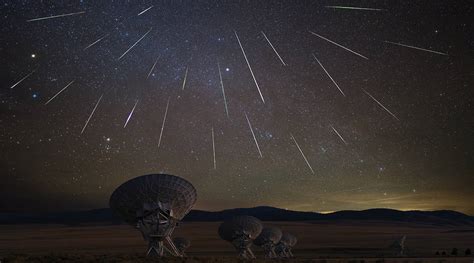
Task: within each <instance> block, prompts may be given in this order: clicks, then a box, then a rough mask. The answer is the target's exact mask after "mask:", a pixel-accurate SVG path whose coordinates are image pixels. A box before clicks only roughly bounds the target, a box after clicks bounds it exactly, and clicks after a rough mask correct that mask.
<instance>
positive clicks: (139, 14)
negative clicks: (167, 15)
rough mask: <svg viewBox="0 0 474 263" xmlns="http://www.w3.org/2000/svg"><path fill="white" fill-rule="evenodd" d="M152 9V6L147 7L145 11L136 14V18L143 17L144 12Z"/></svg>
mask: <svg viewBox="0 0 474 263" xmlns="http://www.w3.org/2000/svg"><path fill="white" fill-rule="evenodd" d="M152 8H153V6H150V7H148V8H147V9H145V10H143V11H141V12H140V13H138V15H137V16H141V15H143V14H144V13H145V12H146V11H148V10H150V9H152Z"/></svg>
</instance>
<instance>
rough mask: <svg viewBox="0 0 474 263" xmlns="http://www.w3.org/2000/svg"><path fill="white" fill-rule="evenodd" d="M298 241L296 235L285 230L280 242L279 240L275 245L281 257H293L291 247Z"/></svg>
mask: <svg viewBox="0 0 474 263" xmlns="http://www.w3.org/2000/svg"><path fill="white" fill-rule="evenodd" d="M297 242H298V239H297V238H296V237H295V236H294V235H292V234H290V233H288V232H283V235H282V236H281V239H280V242H278V244H277V245H276V247H275V252H276V254H277V255H278V256H279V257H281V258H291V257H293V252H292V251H291V249H292V248H293V247H294V246H295V245H296V243H297Z"/></svg>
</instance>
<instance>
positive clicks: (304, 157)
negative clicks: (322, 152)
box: [290, 133, 314, 174]
mask: <svg viewBox="0 0 474 263" xmlns="http://www.w3.org/2000/svg"><path fill="white" fill-rule="evenodd" d="M290 135H291V139H293V141H294V142H295V144H296V147H298V150H300V153H301V156H303V159H304V161H305V162H306V164H307V165H308V167H309V169H310V170H311V173H312V174H314V170H313V167H311V165H310V164H309V162H308V159H307V158H306V156H305V155H304V153H303V151H302V150H301V147H300V145H299V144H298V142H297V141H296V139H295V136H293V134H292V133H290Z"/></svg>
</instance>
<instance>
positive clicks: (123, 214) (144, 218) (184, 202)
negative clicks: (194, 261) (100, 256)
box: [109, 174, 197, 256]
mask: <svg viewBox="0 0 474 263" xmlns="http://www.w3.org/2000/svg"><path fill="white" fill-rule="evenodd" d="M196 199H197V194H196V189H195V188H194V186H193V185H192V184H191V183H190V182H188V181H186V180H184V179H183V178H181V177H178V176H174V175H168V174H150V175H144V176H139V177H136V178H133V179H131V180H129V181H127V182H125V183H123V184H122V185H120V186H119V187H118V188H117V189H115V191H114V192H113V193H112V196H111V197H110V201H109V205H110V208H112V210H113V211H114V212H115V214H117V215H118V216H119V217H120V218H122V220H124V221H125V222H127V223H128V224H130V225H133V226H135V227H136V228H138V229H139V230H140V232H141V233H142V235H143V238H144V239H145V240H146V241H148V251H147V255H151V254H156V255H158V256H163V253H164V250H166V251H168V252H169V253H170V254H172V255H175V256H182V255H181V253H180V252H179V251H178V249H177V248H176V246H175V245H174V243H173V242H172V240H171V238H170V235H171V234H172V233H173V231H174V229H175V227H176V225H177V224H178V222H179V221H180V220H181V219H182V218H183V217H184V216H185V215H186V214H187V213H188V212H189V211H190V210H191V208H192V207H193V205H194V204H195V203H196ZM163 241H166V242H167V243H168V246H169V247H170V248H168V247H166V246H165V245H164V244H163Z"/></svg>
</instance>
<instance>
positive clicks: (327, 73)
mask: <svg viewBox="0 0 474 263" xmlns="http://www.w3.org/2000/svg"><path fill="white" fill-rule="evenodd" d="M313 57H314V59H316V61H317V62H318V64H319V65H320V66H321V68H323V70H324V72H326V75H328V77H329V78H330V79H331V81H332V83H334V85H336V87H337V89H338V90H339V91H340V92H341V93H342V95H344V97H345V96H346V94H344V92H343V91H342V90H341V88H339V85H337V83H336V81H334V79H333V78H332V77H331V75H329V72H328V71H327V70H326V69H325V68H324V66H323V64H321V62H320V61H319V60H318V58H317V57H316V56H315V55H314V54H313Z"/></svg>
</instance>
